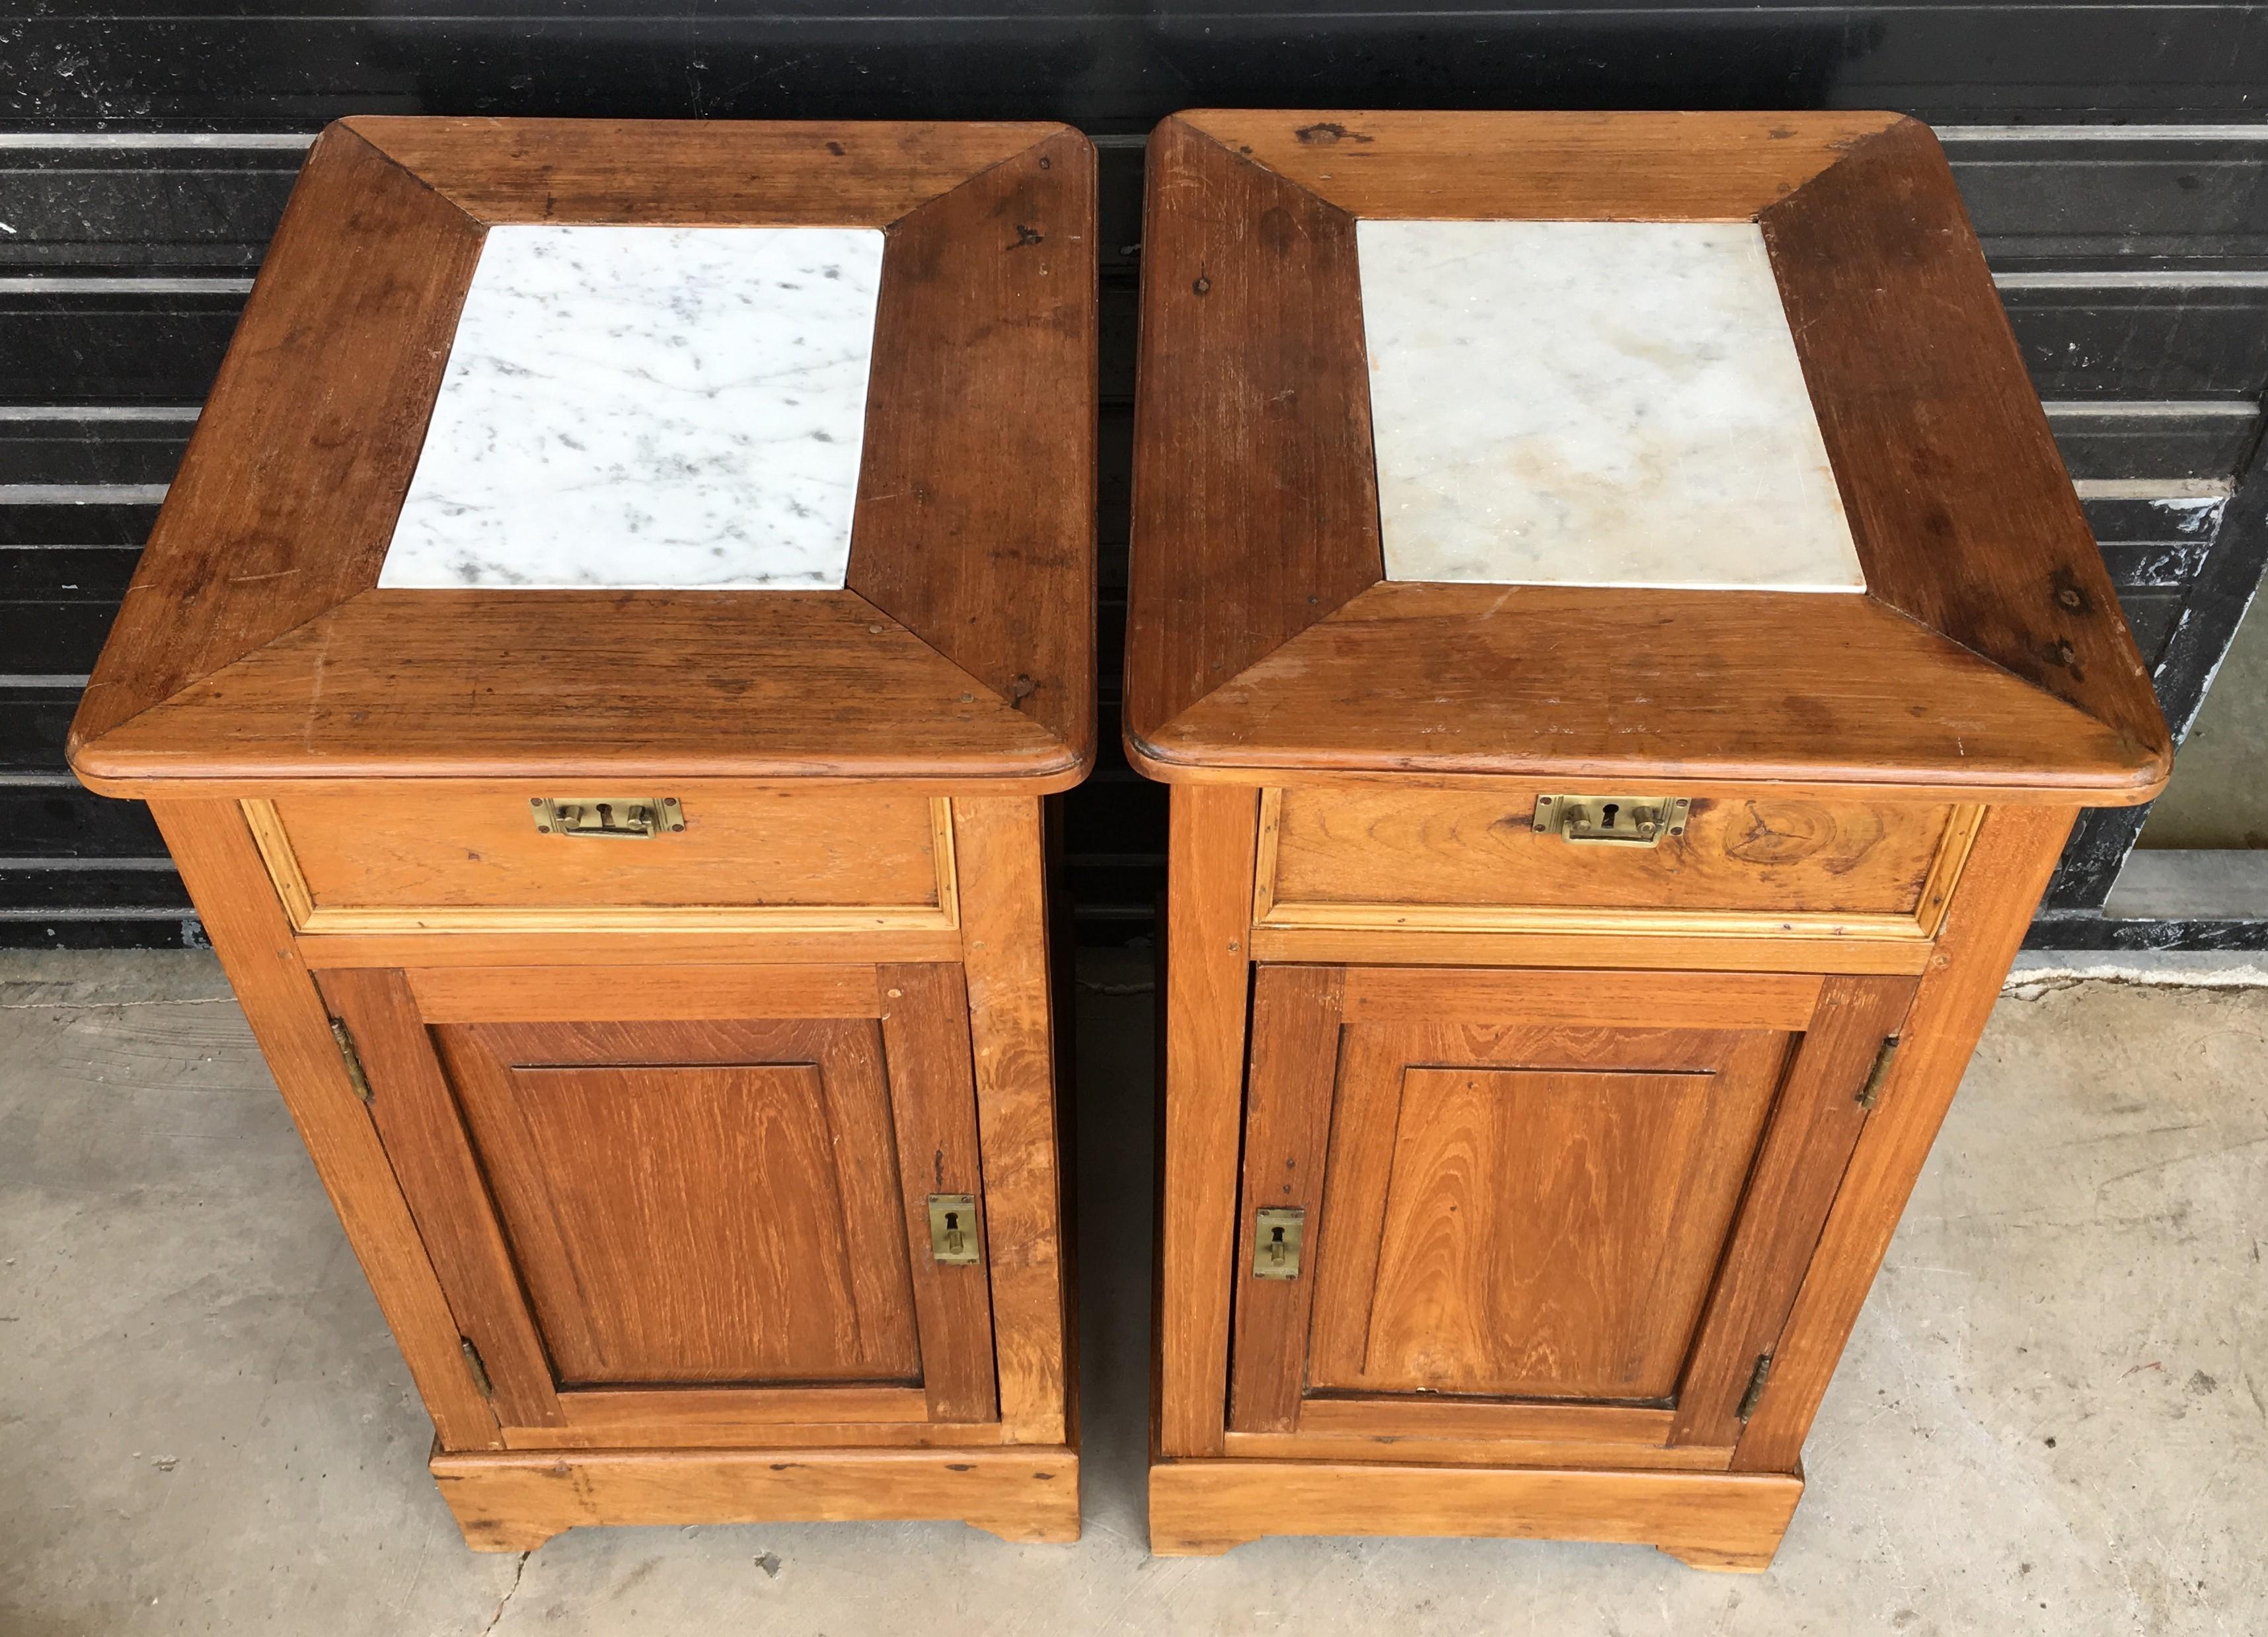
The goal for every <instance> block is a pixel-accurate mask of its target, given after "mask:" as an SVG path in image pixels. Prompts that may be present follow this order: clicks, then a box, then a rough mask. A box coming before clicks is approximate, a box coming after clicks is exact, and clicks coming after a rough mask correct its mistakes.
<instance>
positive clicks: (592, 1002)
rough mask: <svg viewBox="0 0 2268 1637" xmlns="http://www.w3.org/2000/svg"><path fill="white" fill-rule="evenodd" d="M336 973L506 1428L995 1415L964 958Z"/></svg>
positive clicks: (387, 1139)
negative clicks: (939, 1236) (948, 1253)
mask: <svg viewBox="0 0 2268 1637" xmlns="http://www.w3.org/2000/svg"><path fill="white" fill-rule="evenodd" d="M321 984H322V988H323V992H324V995H325V997H326V999H328V1002H329V1004H330V1007H331V1008H332V1011H333V1013H334V1014H335V1016H336V1017H337V1018H338V1019H339V1021H340V1023H341V1025H342V1028H343V1029H345V1030H346V1031H347V1033H348V1034H349V1036H350V1039H351V1041H352V1043H353V1045H354V1047H355V1049H356V1051H357V1053H358V1055H359V1057H360V1059H361V1061H362V1064H363V1066H364V1069H365V1075H366V1078H367V1080H368V1083H369V1086H370V1091H371V1111H372V1117H373V1119H374V1120H375V1121H376V1124H377V1125H378V1129H379V1137H380V1139H381V1140H382V1141H383V1142H384V1144H385V1147H386V1149H387V1155H388V1157H389V1158H390V1159H391V1160H392V1161H393V1164H394V1170H395V1174H396V1176H397V1177H398V1178H399V1180H400V1182H401V1187H402V1191H403V1192H404V1193H405V1195H406V1196H407V1197H408V1198H409V1206H410V1209H411V1212H412V1213H413V1214H414V1215H415V1216H416V1220H417V1225H418V1228H419V1231H420V1233H421V1234H422V1235H423V1238H424V1240H425V1243H426V1248H427V1250H428V1252H429V1254H431V1257H433V1261H434V1265H435V1267H436V1269H437V1270H438V1272H439V1274H440V1277H441V1281H442V1285H443V1287H444V1289H445V1290H446V1293H447V1294H448V1297H449V1301H450V1303H451V1307H452V1309H453V1312H454V1313H455V1315H456V1317H457V1321H458V1325H459V1328H460V1330H461V1331H462V1332H463V1334H464V1336H465V1338H466V1341H467V1346H468V1361H470V1363H471V1365H472V1367H474V1368H477V1370H478V1372H479V1373H480V1374H481V1375H482V1376H483V1377H484V1378H485V1381H486V1383H487V1385H488V1386H489V1388H490V1390H491V1392H492V1395H493V1397H494V1398H495V1400H496V1403H497V1410H498V1413H499V1417H500V1419H502V1420H503V1421H504V1425H505V1427H506V1433H507V1441H508V1442H520V1443H528V1444H534V1443H548V1444H557V1443H592V1444H605V1443H617V1444H623V1443H656V1442H659V1443H667V1442H704V1443H732V1442H754V1443H761V1442H764V1440H765V1439H766V1437H767V1436H777V1428H779V1427H782V1426H784V1425H788V1424H792V1423H798V1422H806V1423H821V1424H828V1425H840V1424H848V1423H907V1422H971V1421H990V1420H991V1419H994V1418H995V1412H996V1410H995V1397H994V1391H993V1366H992V1326H991V1315H990V1297H989V1294H988V1292H987V1288H986V1269H985V1266H984V1264H983V1257H982V1247H983V1207H982V1195H983V1188H982V1185H981V1182H980V1179H979V1176H978V1166H977V1146H976V1097H975V1090H974V1085H973V1080H972V1077H971V1073H970V1064H969V1046H968V1021H967V1013H966V1002H965V998H964V994H963V989H962V982H961V970H960V968H958V967H957V966H947V965H919V966H890V967H873V966H850V967H792V968H676V969H672V968H644V969H620V970H614V969H589V968H501V969H497V968H490V969H482V970H460V969H451V970H417V971H398V970H359V971H333V972H327V973H325V974H323V976H322V978H321ZM932 1196H939V1197H942V1198H941V1203H940V1204H939V1209H940V1210H943V1211H945V1212H946V1213H949V1214H950V1215H951V1216H952V1218H953V1223H952V1226H953V1228H954V1229H955V1230H956V1231H958V1232H960V1233H961V1235H964V1236H965V1244H966V1246H967V1254H968V1258H969V1259H968V1260H965V1261H961V1260H953V1259H940V1258H939V1257H938V1256H937V1254H936V1253H935V1252H934V1250H933V1249H932V1228H931V1219H932ZM958 1196H968V1199H967V1200H966V1201H963V1200H962V1199H961V1198H957V1197H958ZM514 1428H519V1429H522V1430H523V1431H524V1432H532V1433H534V1434H538V1435H534V1436H522V1437H519V1438H517V1439H514V1438H513V1436H512V1430H513V1429H514Z"/></svg>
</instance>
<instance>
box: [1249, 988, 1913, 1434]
mask: <svg viewBox="0 0 2268 1637" xmlns="http://www.w3.org/2000/svg"><path fill="white" fill-rule="evenodd" d="M1912 991H1913V984H1912V981H1911V979H1907V978H1840V977H1837V978H1822V977H1812V976H1800V975H1776V974H1753V973H1749V974H1717V973H1635V972H1523V971H1473V970H1417V969H1408V968H1398V969H1397V968H1362V967H1348V968H1336V967H1263V969H1261V970H1260V972H1259V974H1258V977H1257V980H1256V992H1255V1004H1254V1016H1253V1041H1252V1062H1251V1076H1250V1086H1249V1092H1248V1104H1247V1125H1246V1133H1245V1157H1244V1177H1243V1198H1244V1207H1245V1208H1244V1212H1243V1227H1242V1235H1241V1245H1240V1250H1239V1262H1238V1266H1237V1276H1238V1285H1237V1292H1238V1294H1237V1301H1236V1309H1235V1324H1236V1328H1235V1336H1234V1343H1233V1346H1234V1356H1233V1368H1232V1375H1231V1396H1230V1413H1229V1422H1230V1427H1231V1430H1232V1431H1235V1432H1243V1433H1274V1434H1286V1433H1302V1434H1328V1435H1333V1436H1342V1437H1344V1436H1357V1437H1359V1436H1366V1435H1367V1436H1373V1437H1393V1438H1397V1439H1399V1438H1409V1437H1422V1436H1427V1435H1432V1436H1437V1437H1447V1438H1460V1437H1467V1438H1470V1437H1479V1438H1487V1437H1498V1438H1517V1439H1544V1440H1551V1439H1557V1438H1575V1439H1581V1440H1585V1441H1604V1442H1624V1443H1631V1444H1647V1443H1652V1444H1659V1445H1662V1446H1665V1447H1666V1446H1668V1445H1671V1444H1696V1443H1699V1444H1717V1445H1722V1446H1726V1447H1729V1446H1730V1444H1731V1443H1732V1442H1734V1440H1735V1439H1736V1438H1737V1436H1738V1427H1739V1420H1738V1413H1739V1400H1740V1398H1741V1397H1742V1395H1743V1393H1744V1392H1745V1390H1746V1387H1747V1383H1748V1381H1749V1378H1750V1377H1751V1376H1752V1375H1754V1374H1755V1370H1756V1360H1757V1358H1758V1356H1759V1355H1760V1354H1762V1353H1765V1352H1768V1351H1769V1350H1770V1347H1771V1338H1772V1337H1773V1336H1774V1335H1776V1334H1777V1332H1778V1327H1779V1325H1780V1324H1781V1323H1782V1322H1783V1321H1784V1320H1785V1318H1786V1313H1787V1310H1788V1309H1789V1307H1790V1305H1791V1304H1792V1303H1793V1301H1794V1297H1795V1290H1796V1286H1797V1284H1798V1282H1799V1281H1800V1279H1801V1277H1802V1273H1803V1269H1804V1265H1805V1264H1806V1262H1807V1260H1808V1256H1809V1253H1810V1250H1811V1248H1812V1246H1813V1245H1814V1244H1815V1242H1816V1240H1817V1237H1818V1234H1819V1229H1820V1225H1821V1223H1822V1222H1823V1220H1824V1217H1825V1213H1826V1209H1827V1205H1828V1203H1829V1201H1830V1199H1831V1198H1832V1197H1833V1192H1834V1189H1835V1186H1836V1184H1837V1183H1838V1182H1839V1181H1840V1178H1841V1176H1842V1170H1843V1167H1844V1164H1845V1161H1846V1160H1847V1159H1848V1156H1849V1154H1850V1150H1851V1146H1852V1143H1853V1142H1855V1140H1856V1139H1857V1136H1858V1132H1859V1127H1860V1125H1862V1124H1863V1123H1864V1121H1865V1118H1866V1112H1867V1111H1866V1109H1865V1108H1864V1107H1863V1106H1862V1103H1861V1101H1860V1095H1859V1094H1860V1093H1861V1091H1862V1089H1863V1088H1864V1084H1865V1081H1866V1080H1867V1074H1868V1072H1869V1071H1870V1070H1871V1068H1872V1067H1873V1066H1874V1062H1875V1061H1876V1059H1877V1058H1878V1057H1879V1056H1880V1055H1881V1050H1882V1048H1883V1045H1884V1043H1885V1040H1886V1039H1887V1038H1888V1037H1889V1036H1892V1035H1894V1034H1895V1032H1896V1028H1897V1025H1898V1021H1899V1020H1900V1018H1902V1017H1903V1015H1904V1009H1905V1006H1906V1004H1907V1002H1908V1000H1909V999H1911V994H1912ZM1263 1212H1267V1213H1269V1214H1267V1215H1264V1216H1263ZM1280 1213H1298V1214H1296V1215H1285V1214H1280ZM1279 1235H1284V1236H1286V1237H1279ZM1288 1239H1297V1240H1298V1241H1299V1242H1300V1243H1299V1252H1298V1272H1297V1273H1296V1275H1295V1276H1291V1277H1285V1273H1286V1271H1287V1270H1286V1265H1285V1257H1284V1256H1283V1255H1282V1254H1281V1252H1280V1251H1279V1250H1278V1245H1279V1244H1281V1243H1283V1242H1288ZM1271 1274H1272V1275H1273V1276H1272V1277H1271Z"/></svg>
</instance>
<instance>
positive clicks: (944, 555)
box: [845, 129, 1096, 767]
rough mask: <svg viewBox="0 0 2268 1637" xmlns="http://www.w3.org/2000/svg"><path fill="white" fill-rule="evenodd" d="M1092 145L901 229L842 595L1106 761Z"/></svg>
mask: <svg viewBox="0 0 2268 1637" xmlns="http://www.w3.org/2000/svg"><path fill="white" fill-rule="evenodd" d="M1094 209H1095V205H1094V147H1093V145H1092V144H1089V143H1088V142H1087V140H1086V138H1085V137H1083V136H1079V134H1078V133H1077V132H1075V131H1070V130H1061V129H1058V130H1057V132H1056V134H1054V135H1052V136H1047V137H1046V138H1045V139H1043V140H1042V141H1039V142H1036V143H1035V144H1033V145H1032V146H1030V147H1028V148H1027V149H1025V150H1024V151H1022V152H1020V153H1019V154H1017V155H1016V156H1015V157H1013V159H1006V160H1004V161H1003V162H1001V163H1000V164H998V165H996V166H993V167H992V168H991V169H990V170H988V171H985V172H983V173H981V174H979V175H976V176H975V177H972V178H971V179H970V180H969V181H967V182H965V183H963V184H962V185H961V186H960V187H958V188H954V190H953V191H952V192H950V193H947V194H946V195H942V196H941V197H939V198H937V199H935V200H932V201H931V202H930V203H927V204H924V205H923V206H922V207H921V208H920V209H918V210H915V211H914V212H912V213H911V214H910V215H909V216H908V217H906V218H905V219H904V220H902V221H901V222H899V223H897V224H896V225H895V226H894V227H893V228H892V229H891V231H890V235H889V240H888V242H887V248H886V249H885V251H884V253H883V262H882V296H881V303H880V309H879V311H878V312H877V313H876V314H875V319H874V353H873V374H872V376H871V378H870V381H869V385H868V387H867V405H868V409H867V416H866V436H865V453H864V455H863V457H862V465H861V468H860V471H859V476H858V510H857V515H856V519H855V521H854V525H853V527H852V530H851V565H850V571H849V576H848V578H847V579H846V581H845V584H846V585H847V586H849V587H850V589H851V590H852V591H855V592H857V593H858V594H860V595H861V596H864V597H865V598H866V599H867V601H870V602H872V603H873V605H874V606H875V607H876V608H880V609H881V610H882V611H883V612H884V613H885V614H887V615H888V616H890V617H891V618H893V619H895V620H896V621H897V622H898V623H900V624H902V625H904V626H905V627H906V628H907V629H908V630H910V631H912V632H913V633H914V634H915V635H916V636H917V637H919V638H922V640H923V641H924V642H926V643H928V644H929V645H930V646H932V647H933V648H935V649H936V650H937V651H938V652H939V653H941V654H943V655H944V656H945V657H946V659H948V660H952V661H953V662H954V664H955V665H957V666H959V667H961V668H962V669H963V670H965V671H967V672H968V674H969V675H972V676H974V677H976V679H977V680H978V681H979V682H983V684H984V685H985V686H986V687H987V688H988V689H990V690H991V691H992V693H994V694H995V695H997V696H998V697H1000V698H1002V699H1005V700H1006V701H1007V702H1008V703H1009V704H1010V705H1011V706H1013V708H1014V709H1016V710H1018V711H1020V712H1023V713H1024V714H1025V715H1027V716H1028V717H1029V718H1031V719H1032V720H1034V721H1035V722H1037V723H1040V724H1042V725H1043V726H1045V727H1046V728H1047V729H1048V731H1049V732H1050V733H1051V734H1054V735H1055V736H1056V737H1057V739H1058V740H1060V741H1062V742H1063V744H1064V746H1065V747H1066V748H1067V749H1068V750H1069V752H1070V754H1071V756H1072V757H1073V758H1074V759H1075V760H1076V761H1077V762H1078V763H1079V765H1080V766H1081V767H1085V766H1086V765H1088V764H1089V763H1092V761H1093V760H1094V733H1095V726H1094V598H1095V578H1094V576H1095V569H1094V505H1095V490H1094V484H1095V441H1094V439H1095V430H1094V417H1095V375H1094V371H1095V282H1094V281H1095V259H1096V258H1095V242H1094V234H1095V224H1094Z"/></svg>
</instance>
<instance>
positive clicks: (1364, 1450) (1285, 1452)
mask: <svg viewBox="0 0 2268 1637" xmlns="http://www.w3.org/2000/svg"><path fill="white" fill-rule="evenodd" d="M507 1435H508V1436H509V1438H510V1439H511V1442H512V1448H514V1449H519V1448H521V1447H522V1446H521V1444H520V1435H519V1434H517V1433H512V1434H507ZM541 1435H542V1436H545V1437H550V1436H552V1435H553V1434H549V1433H548V1432H547V1433H545V1434H541ZM1226 1442H1227V1454H1228V1456H1229V1458H1230V1459H1232V1460H1242V1461H1329V1462H1376V1463H1381V1464H1393V1465H1397V1466H1399V1465H1406V1464H1411V1463H1416V1464H1419V1465H1424V1466H1491V1467H1519V1466H1532V1467H1559V1468H1565V1467H1588V1468H1596V1469H1600V1470H1602V1471H1626V1470H1636V1471H1672V1472H1721V1471H1726V1470H1727V1468H1728V1467H1729V1466H1730V1465H1731V1464H1732V1460H1733V1452H1732V1451H1731V1450H1730V1449H1714V1448H1712V1447H1711V1446H1709V1445H1707V1444H1670V1445H1667V1446H1663V1447H1659V1448H1657V1447H1656V1446H1654V1445H1652V1444H1631V1443H1616V1442H1588V1441H1586V1440H1581V1439H1574V1438H1550V1439H1521V1438H1512V1437H1504V1438H1499V1437H1498V1436H1497V1435H1496V1434H1493V1433H1491V1434H1488V1435H1486V1436H1484V1437H1477V1438H1460V1437H1454V1436H1440V1437H1436V1436H1434V1435H1432V1434H1425V1433H1383V1434H1358V1433H1309V1432H1306V1431H1301V1432H1296V1433H1240V1432H1236V1431H1234V1430H1233V1429H1232V1430H1231V1431H1230V1433H1229V1434H1228V1437H1227V1441H1226ZM527 1447H529V1448H534V1447H535V1446H534V1445H529V1446H527ZM544 1447H546V1448H549V1446H548V1445H546V1446H544Z"/></svg>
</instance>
